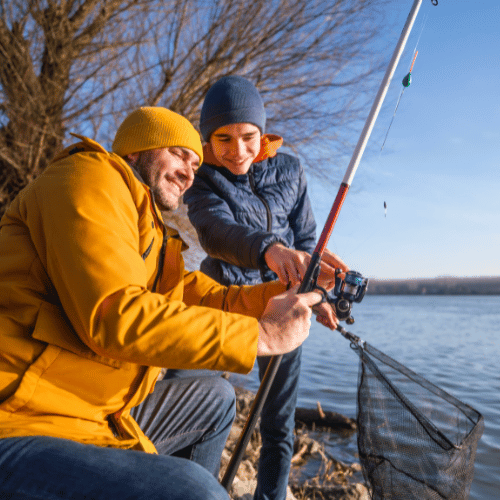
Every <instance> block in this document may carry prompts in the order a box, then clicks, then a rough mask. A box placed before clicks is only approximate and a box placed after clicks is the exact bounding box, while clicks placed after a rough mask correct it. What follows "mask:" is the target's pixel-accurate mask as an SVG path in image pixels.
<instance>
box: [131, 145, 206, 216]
mask: <svg viewBox="0 0 500 500" xmlns="http://www.w3.org/2000/svg"><path fill="white" fill-rule="evenodd" d="M130 156H131V157H132V158H133V156H135V155H130ZM133 165H134V167H135V168H136V169H137V170H138V172H139V173H140V174H141V176H142V178H143V179H144V181H145V182H146V184H147V185H148V186H149V187H150V188H151V191H152V192H153V194H154V196H155V201H156V203H157V204H158V206H159V207H160V208H161V209H162V210H175V209H176V208H178V206H179V199H180V198H181V196H182V195H183V194H184V193H185V192H186V190H187V189H188V188H189V187H191V184H193V178H194V173H195V172H196V170H197V169H198V167H199V166H200V158H199V157H198V155H197V154H196V153H195V152H194V151H191V150H190V149H187V148H183V147H180V146H174V147H169V148H160V149H151V150H149V151H142V152H141V153H137V161H136V162H135V163H134V164H133Z"/></svg>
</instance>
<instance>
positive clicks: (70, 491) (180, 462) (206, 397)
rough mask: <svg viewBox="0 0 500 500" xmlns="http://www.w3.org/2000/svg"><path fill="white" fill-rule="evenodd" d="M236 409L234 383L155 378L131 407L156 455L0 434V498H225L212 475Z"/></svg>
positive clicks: (216, 470) (51, 438) (200, 499)
mask: <svg viewBox="0 0 500 500" xmlns="http://www.w3.org/2000/svg"><path fill="white" fill-rule="evenodd" d="M234 415H235V408H234V391H233V388H232V387H231V385H230V384H229V383H228V382H227V381H226V380H224V379H222V378H220V377H205V378H198V379H194V378H187V379H185V380H183V381H181V382H180V383H178V382H177V383H171V382H170V381H159V382H157V384H156V387H155V391H154V393H153V394H151V395H150V396H148V398H147V399H146V400H145V401H144V402H143V403H142V404H141V405H140V406H138V407H137V408H135V409H134V416H135V418H136V419H137V421H138V423H139V425H140V426H141V428H142V429H143V430H144V432H145V434H146V435H147V436H148V437H149V438H150V439H151V440H152V441H153V443H154V444H155V446H156V448H157V450H158V453H159V455H153V454H149V453H144V452H142V451H135V450H121V449H116V448H105V447H99V446H94V445H89V444H81V443H78V442H75V441H71V440H67V439H61V438H53V437H48V436H30V437H20V438H3V439H0V498H2V499H9V500H21V499H23V500H35V499H37V500H41V499H43V500H56V499H57V500H60V499H65V498H68V499H71V500H110V499H115V498H116V499H118V498H119V499H124V500H125V499H130V500H132V499H134V500H135V499H137V500H139V499H148V500H160V499H161V500H228V498H229V497H228V495H227V493H226V491H225V490H224V488H223V487H222V486H221V485H220V484H219V483H218V481H217V479H216V477H214V476H216V475H217V473H218V470H219V463H220V456H221V453H222V450H223V449H224V444H225V442H226V439H227V435H228V433H229V430H230V428H231V424H232V422H233V419H234ZM181 457H185V458H181ZM186 458H190V459H191V460H186Z"/></svg>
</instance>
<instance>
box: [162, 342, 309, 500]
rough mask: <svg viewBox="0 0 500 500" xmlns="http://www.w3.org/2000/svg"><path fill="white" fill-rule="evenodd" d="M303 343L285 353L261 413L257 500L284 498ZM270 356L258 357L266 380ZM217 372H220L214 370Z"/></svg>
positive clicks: (174, 373) (177, 375) (172, 374)
mask: <svg viewBox="0 0 500 500" xmlns="http://www.w3.org/2000/svg"><path fill="white" fill-rule="evenodd" d="M301 357H302V347H299V348H297V349H296V350H295V351H292V352H290V353H288V354H285V355H283V358H282V360H281V364H280V366H279V368H278V371H277V372H276V376H275V379H274V382H273V384H272V386H271V389H270V391H269V395H268V397H267V399H266V402H265V403H264V407H263V408H262V413H261V423H260V433H261V436H262V449H261V452H260V457H259V467H258V472H257V489H256V490H255V495H254V500H284V499H285V498H286V490H287V486H288V476H289V475H290V466H291V460H292V456H293V443H294V432H293V431H294V427H295V407H296V405H297V393H298V387H299V375H300V361H301ZM269 359H270V358H268V357H262V358H258V361H257V362H258V365H259V377H260V379H261V380H262V377H263V376H264V373H265V371H266V368H267V365H268V363H269ZM214 373H216V372H214ZM195 374H197V375H204V376H205V375H209V374H210V372H207V371H205V370H204V371H201V370H196V371H193V370H168V371H167V375H166V378H168V379H181V378H183V377H187V376H189V377H192V376H193V375H195Z"/></svg>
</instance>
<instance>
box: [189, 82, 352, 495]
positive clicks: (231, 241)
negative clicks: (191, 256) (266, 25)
mask: <svg viewBox="0 0 500 500" xmlns="http://www.w3.org/2000/svg"><path fill="white" fill-rule="evenodd" d="M265 123H266V114H265V110H264V105H263V102H262V99H261V96H260V94H259V92H258V91H257V89H256V88H255V86H254V85H253V84H252V83H251V82H249V81H248V80H247V79H245V78H242V77H239V76H226V77H223V78H221V79H220V80H218V81H217V82H216V83H215V84H214V85H213V86H212V87H211V88H210V90H209V91H208V93H207V95H206V97H205V100H204V103H203V107H202V110H201V117H200V130H201V134H202V137H203V139H204V140H205V142H206V144H205V147H204V155H205V156H204V158H205V161H204V163H203V164H202V166H201V167H200V168H199V170H198V171H197V173H196V175H195V179H194V182H193V186H192V187H191V188H190V189H189V190H188V191H187V192H186V194H185V196H184V201H185V203H186V204H187V205H188V215H189V219H190V221H191V223H192V224H193V226H194V227H195V229H196V231H197V233H198V237H199V240H200V243H201V246H202V247H203V249H204V250H205V252H206V253H207V257H206V258H205V259H204V260H203V262H202V264H201V267H200V269H201V271H203V272H204V273H205V274H207V275H209V276H210V277H212V278H213V279H215V280H216V281H218V282H219V283H221V284H224V285H242V284H256V283H260V282H263V281H270V280H273V279H276V278H277V277H278V279H279V280H280V281H282V282H283V283H289V284H291V285H295V284H297V283H300V281H301V279H302V277H303V276H304V274H305V271H306V269H307V266H308V264H309V261H310V254H311V253H312V252H313V250H314V247H315V244H316V223H315V221H314V216H313V212H312V209H311V204H310V200H309V196H308V194H307V183H306V178H305V175H304V171H303V169H302V167H301V165H300V163H299V160H298V159H297V158H295V157H294V156H290V155H288V154H284V153H278V152H277V150H278V148H279V147H280V146H281V145H282V143H283V139H282V138H281V137H279V136H276V135H270V134H266V135H264V132H265ZM339 267H340V268H342V269H343V270H344V271H346V270H347V266H346V265H345V264H344V263H343V262H342V261H341V260H340V259H339V258H338V257H337V256H336V255H334V254H332V253H330V252H328V251H327V252H325V254H324V256H323V262H322V269H321V270H322V274H321V276H322V279H323V280H324V281H323V283H322V284H323V285H325V286H326V288H331V286H333V282H334V272H335V268H339ZM325 280H326V281H325ZM324 307H329V306H326V305H325V306H324ZM330 314H331V312H330ZM317 320H318V321H320V322H322V323H323V324H325V325H326V326H329V327H330V328H332V327H333V328H335V326H336V325H334V324H332V323H331V320H328V319H327V314H326V313H325V314H321V313H320V314H318V316H317ZM268 362H269V358H260V359H259V360H258V363H259V375H260V377H261V378H262V376H263V375H264V373H265V370H266V367H267V364H268ZM300 363H301V347H299V348H298V349H296V350H294V351H292V352H291V353H288V354H285V355H284V356H283V359H282V362H281V365H280V367H279V369H278V372H277V374H276V378H275V380H274V383H273V385H272V387H271V390H270V392H269V396H268V398H267V401H266V403H265V405H264V408H263V411H262V415H261V425H260V432H261V435H262V450H261V454H260V460H259V469H258V476H257V489H256V492H255V497H254V498H255V500H280V499H285V498H286V490H287V485H288V476H289V472H290V464H291V458H292V455H293V441H294V434H293V430H294V424H295V418H294V417H295V406H296V401H297V392H298V380H299V373H300Z"/></svg>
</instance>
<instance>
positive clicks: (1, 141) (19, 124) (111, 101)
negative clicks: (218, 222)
mask: <svg viewBox="0 0 500 500" xmlns="http://www.w3.org/2000/svg"><path fill="white" fill-rule="evenodd" d="M388 1H389V0H254V1H253V2H242V1H241V0H7V1H6V0H0V215H1V214H2V213H3V212H4V210H5V208H6V206H7V205H8V203H10V201H11V200H12V199H13V197H14V196H15V195H16V193H17V192H18V191H19V189H21V188H22V187H23V186H25V185H26V184H27V183H29V182H30V181H31V180H32V179H33V178H35V177H36V176H37V175H38V174H39V173H40V172H41V171H42V170H43V169H44V168H45V166H46V165H47V163H48V162H49V161H50V158H51V157H52V156H53V155H54V154H55V152H56V151H57V150H58V149H59V148H60V147H61V146H62V145H63V144H64V142H65V141H66V140H68V137H67V133H68V132H76V133H80V134H83V135H88V136H90V137H93V138H95V139H97V140H98V141H99V142H101V143H103V144H104V145H105V146H107V147H109V145H110V143H111V139H112V137H113V134H114V131H115V130H116V126H117V124H118V123H119V122H120V121H121V120H122V119H123V118H124V116H125V115H126V114H127V113H128V112H129V111H131V110H132V109H133V108H136V107H138V106H141V105H162V106H166V107H168V108H170V109H172V110H174V111H177V112H179V113H181V114H183V115H184V116H186V117H187V118H188V119H190V120H191V121H192V122H193V123H194V124H195V126H196V125H197V120H198V116H199V111H200V107H201V103H202V100H203V97H204V95H205V93H206V91H207V90H208V88H209V87H210V85H211V84H212V83H213V82H214V81H215V80H216V79H217V78H219V77H220V76H222V75H226V74H239V75H242V76H246V77H248V78H249V79H250V80H252V81H253V82H254V83H255V84H256V85H257V87H258V88H259V90H260V91H261V93H262V95H263V98H264V101H265V104H266V110H267V114H268V127H267V128H268V131H272V132H274V133H278V134H281V135H283V136H284V138H285V145H286V146H288V147H289V148H292V149H294V150H295V152H296V153H298V154H300V155H302V157H303V158H304V159H305V160H306V163H309V164H310V165H314V164H316V163H318V164H320V163H321V164H324V159H325V158H330V159H331V158H332V156H335V154H337V153H339V152H340V153H342V152H344V151H345V141H346V138H347V137H348V135H347V134H346V131H347V130H348V128H349V126H351V125H352V124H353V123H355V121H356V120H357V119H359V118H360V112H363V113H366V106H365V100H364V92H365V91H366V90H367V89H372V88H373V85H372V84H373V79H372V77H373V76H374V75H376V70H377V68H378V65H379V64H380V57H379V56H378V55H377V54H378V53H380V52H379V51H380V47H376V46H375V44H373V43H372V42H373V41H374V40H376V39H377V35H379V33H380V31H381V29H383V28H382V26H383V21H384V16H383V10H384V9H383V7H384V6H385V5H386V4H387V3H388ZM321 160H323V162H321ZM330 165H331V164H330ZM330 165H328V168H331V167H330ZM315 171H316V172H321V168H319V169H317V168H315Z"/></svg>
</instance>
